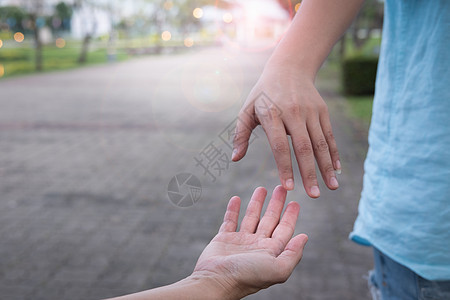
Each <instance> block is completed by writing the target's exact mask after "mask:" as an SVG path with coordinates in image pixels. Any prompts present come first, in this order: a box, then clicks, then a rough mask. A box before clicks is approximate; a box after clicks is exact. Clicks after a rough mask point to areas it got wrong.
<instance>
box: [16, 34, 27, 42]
mask: <svg viewBox="0 0 450 300" xmlns="http://www.w3.org/2000/svg"><path fill="white" fill-rule="evenodd" d="M24 39H25V36H24V35H23V33H22V32H16V33H15V34H14V40H15V41H16V42H18V43H22V42H23V40H24Z"/></svg>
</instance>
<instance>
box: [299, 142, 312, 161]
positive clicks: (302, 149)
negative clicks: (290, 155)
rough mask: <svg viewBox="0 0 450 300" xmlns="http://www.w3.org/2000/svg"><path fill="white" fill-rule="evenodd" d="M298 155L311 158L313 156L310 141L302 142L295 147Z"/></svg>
mask: <svg viewBox="0 0 450 300" xmlns="http://www.w3.org/2000/svg"><path fill="white" fill-rule="evenodd" d="M295 150H296V152H297V155H299V156H300V157H305V156H310V155H311V154H312V148H311V144H310V142H309V141H301V142H299V143H298V144H296V145H295Z"/></svg>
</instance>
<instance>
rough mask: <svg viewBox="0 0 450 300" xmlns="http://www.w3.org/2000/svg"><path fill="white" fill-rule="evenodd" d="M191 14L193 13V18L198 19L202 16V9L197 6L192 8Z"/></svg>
mask: <svg viewBox="0 0 450 300" xmlns="http://www.w3.org/2000/svg"><path fill="white" fill-rule="evenodd" d="M192 14H193V15H194V18H197V19H200V18H201V17H203V9H201V8H199V7H197V8H196V9H194V11H193V12H192Z"/></svg>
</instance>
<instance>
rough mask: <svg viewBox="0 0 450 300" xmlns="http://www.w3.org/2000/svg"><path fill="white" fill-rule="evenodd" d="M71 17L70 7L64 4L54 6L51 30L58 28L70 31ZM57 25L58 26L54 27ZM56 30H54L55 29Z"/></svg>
mask: <svg viewBox="0 0 450 300" xmlns="http://www.w3.org/2000/svg"><path fill="white" fill-rule="evenodd" d="M72 15H73V9H72V6H70V5H68V4H66V3H65V2H59V3H58V4H56V6H55V14H54V18H53V22H52V23H53V24H52V25H53V26H52V27H53V28H55V27H60V28H61V29H62V30H70V23H71V19H72ZM58 23H59V26H55V25H56V24H58ZM55 29H56V28H55Z"/></svg>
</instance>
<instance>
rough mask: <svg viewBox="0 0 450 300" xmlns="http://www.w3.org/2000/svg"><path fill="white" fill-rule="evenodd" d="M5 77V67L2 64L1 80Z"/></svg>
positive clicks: (0, 67)
mask: <svg viewBox="0 0 450 300" xmlns="http://www.w3.org/2000/svg"><path fill="white" fill-rule="evenodd" d="M3 75H5V67H4V66H3V65H2V64H0V78H2V77H3Z"/></svg>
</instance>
